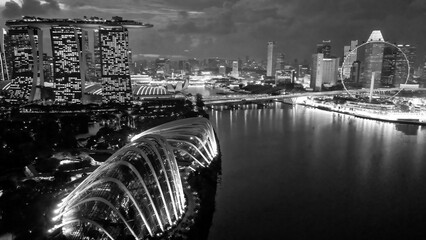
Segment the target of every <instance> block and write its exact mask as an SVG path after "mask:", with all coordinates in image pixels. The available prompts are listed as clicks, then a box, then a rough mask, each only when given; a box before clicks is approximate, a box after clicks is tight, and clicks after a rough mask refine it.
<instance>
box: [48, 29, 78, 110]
mask: <svg viewBox="0 0 426 240" xmlns="http://www.w3.org/2000/svg"><path fill="white" fill-rule="evenodd" d="M82 35H83V33H82V30H81V28H76V27H71V26H58V27H52V28H51V29H50V36H51V39H52V56H53V79H54V93H55V101H56V102H59V103H61V102H71V103H79V102H81V99H82V96H83V90H84V82H85V75H84V73H85V71H84V68H85V67H84V65H85V63H84V59H85V58H84V57H82V56H85V53H82V51H83V49H84V48H85V47H83V46H82V45H83V44H84V41H83V36H82Z"/></svg>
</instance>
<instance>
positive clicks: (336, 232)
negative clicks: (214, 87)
mask: <svg viewBox="0 0 426 240" xmlns="http://www.w3.org/2000/svg"><path fill="white" fill-rule="evenodd" d="M210 114H211V116H212V119H215V125H216V126H215V128H216V129H217V132H218V136H219V139H220V144H221V151H222V166H223V168H222V169H223V175H222V185H221V188H220V190H219V192H218V195H217V197H216V201H217V202H216V206H217V208H216V213H215V216H214V220H213V226H212V229H211V233H210V236H209V239H212V240H213V239H215V240H216V239H229V236H238V237H235V238H236V239H256V238H257V239H279V238H288V239H307V238H318V237H326V238H330V239H336V238H341V239H348V238H350V239H372V238H379V239H380V238H383V237H385V236H386V234H393V235H395V236H399V235H398V234H401V233H402V232H405V233H412V232H414V233H416V234H417V233H418V234H420V235H419V236H423V235H425V236H426V230H424V225H425V224H426V220H422V219H424V218H423V216H424V215H425V214H426V207H424V204H423V203H424V202H425V201H426V190H425V188H424V182H426V168H425V164H423V161H424V160H425V159H426V152H425V150H424V149H425V144H426V129H424V128H421V127H418V126H415V125H403V126H402V127H401V126H399V127H396V125H395V124H392V123H385V122H379V121H372V120H365V119H360V118H355V117H353V116H346V115H340V114H336V113H331V112H326V111H321V110H317V109H312V108H305V107H302V106H289V105H284V104H276V105H273V106H271V107H270V108H268V109H255V108H252V107H249V108H247V109H240V110H234V111H228V110H225V111H211V112H210ZM231 126H232V127H231ZM231 129H232V130H231ZM400 129H403V130H404V131H405V132H403V131H401V130H400ZM407 132H409V133H414V132H416V134H409V135H407V134H406V133H407ZM401 216H403V217H402V219H401ZM410 219H417V221H416V222H413V221H412V220H410ZM401 221H405V222H401ZM283 226H285V227H283ZM371 226H375V228H372V227H371ZM395 226H396V227H395ZM248 229H249V231H248ZM408 235H410V234H408ZM416 236H417V235H416ZM401 237H403V236H401Z"/></svg>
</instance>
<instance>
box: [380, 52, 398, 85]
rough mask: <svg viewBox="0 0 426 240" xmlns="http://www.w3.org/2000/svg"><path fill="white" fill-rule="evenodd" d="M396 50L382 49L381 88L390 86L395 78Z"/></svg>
mask: <svg viewBox="0 0 426 240" xmlns="http://www.w3.org/2000/svg"><path fill="white" fill-rule="evenodd" d="M396 54H397V49H396V48H395V47H392V46H385V47H384V49H383V63H382V74H381V80H380V81H381V84H382V85H383V86H391V85H392V84H393V81H394V78H395V63H396Z"/></svg>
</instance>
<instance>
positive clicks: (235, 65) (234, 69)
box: [231, 61, 239, 78]
mask: <svg viewBox="0 0 426 240" xmlns="http://www.w3.org/2000/svg"><path fill="white" fill-rule="evenodd" d="M231 75H232V77H235V78H237V77H239V73H238V61H233V62H232V73H231Z"/></svg>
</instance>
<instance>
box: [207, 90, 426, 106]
mask: <svg viewBox="0 0 426 240" xmlns="http://www.w3.org/2000/svg"><path fill="white" fill-rule="evenodd" d="M400 90H401V89H400V88H379V89H375V90H374V93H375V94H379V95H384V94H389V93H392V92H396V91H400ZM413 90H426V88H419V89H413ZM349 92H350V93H351V94H353V95H357V94H365V93H368V92H369V89H356V90H349ZM338 94H347V92H346V91H345V90H337V91H327V92H304V93H293V94H285V95H268V94H232V95H214V96H204V97H203V101H204V104H205V105H206V106H212V105H226V104H240V103H247V102H250V103H261V102H265V101H271V100H284V99H288V100H290V101H294V100H295V99H297V98H299V97H312V96H330V95H338Z"/></svg>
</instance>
